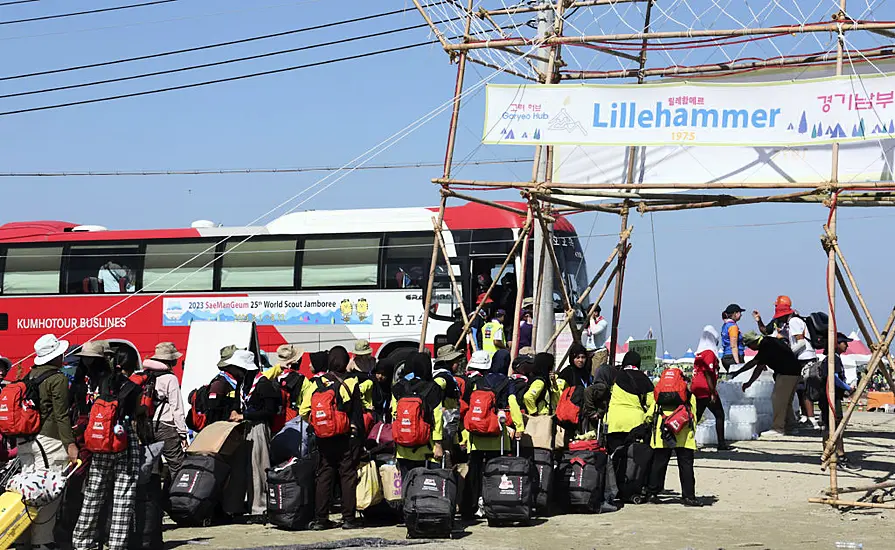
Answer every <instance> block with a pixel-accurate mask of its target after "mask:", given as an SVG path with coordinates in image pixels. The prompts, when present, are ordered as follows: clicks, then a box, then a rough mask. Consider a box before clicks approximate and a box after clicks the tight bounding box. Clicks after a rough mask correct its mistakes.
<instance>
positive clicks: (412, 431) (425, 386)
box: [392, 381, 436, 447]
mask: <svg viewBox="0 0 895 550" xmlns="http://www.w3.org/2000/svg"><path fill="white" fill-rule="evenodd" d="M435 387H436V385H435V383H434V382H429V383H425V382H422V383H420V382H414V381H411V382H406V383H404V384H402V385H401V389H400V390H399V391H403V392H406V393H405V394H404V395H402V396H401V397H400V398H399V399H398V403H397V406H398V408H397V409H396V410H395V419H394V421H393V422H392V437H393V439H394V441H395V443H397V444H398V445H402V446H404V447H421V446H423V445H427V444H428V443H429V440H430V439H432V429H433V428H432V427H433V426H434V425H435V413H434V411H433V410H432V407H431V405H430V404H429V403H427V401H428V400H429V399H430V395H431V393H432V392H433V391H434V390H435Z"/></svg>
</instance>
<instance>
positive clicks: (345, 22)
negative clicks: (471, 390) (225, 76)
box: [0, 0, 443, 82]
mask: <svg viewBox="0 0 895 550" xmlns="http://www.w3.org/2000/svg"><path fill="white" fill-rule="evenodd" d="M27 1H29V2H36V1H37V0H27ZM441 3H443V2H433V3H431V4H426V5H424V6H423V7H424V8H425V7H430V6H434V5H438V4H441ZM0 5H2V4H0ZM404 13H407V8H405V9H402V10H392V11H387V12H383V13H377V14H373V15H365V16H363V17H355V18H353V19H345V20H342V21H332V22H329V23H322V24H320V25H312V26H309V27H302V28H300V29H292V30H288V31H282V32H275V33H271V34H263V35H260V36H250V37H248V38H240V39H238V40H228V41H226V42H216V43H214V44H205V45H203V46H194V47H191V48H182V49H179V50H170V51H166V52H158V53H153V54H147V55H138V56H135V57H126V58H122V59H113V60H110V61H100V62H97V63H88V64H85V65H74V66H71V67H62V68H59V69H48V70H45V71H35V72H32V73H23V74H16V75H9V76H0V82H2V81H6V80H15V79H19V78H30V77H33V76H44V75H49V74H59V73H65V72H70V71H79V70H82V69H94V68H97V67H108V66H110V65H118V64H121V63H130V62H132V61H143V60H146V59H157V58H159V57H166V56H169V55H178V54H183V53H190V52H198V51H203V50H210V49H214V48H221V47H224V46H233V45H236V44H247V43H249V42H256V41H259V40H267V39H270V38H279V37H282V36H290V35H293V34H301V33H305V32H311V31H317V30H322V29H328V28H332V27H337V26H341V25H348V24H351V23H358V22H361V21H370V20H373V19H379V18H382V17H388V16H392V15H399V14H404Z"/></svg>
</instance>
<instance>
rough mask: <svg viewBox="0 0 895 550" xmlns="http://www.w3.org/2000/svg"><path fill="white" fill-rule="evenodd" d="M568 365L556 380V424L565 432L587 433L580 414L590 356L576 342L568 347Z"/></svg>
mask: <svg viewBox="0 0 895 550" xmlns="http://www.w3.org/2000/svg"><path fill="white" fill-rule="evenodd" d="M569 363H570V364H569V365H568V366H567V367H566V368H565V369H563V370H562V371H561V372H560V374H559V378H558V379H557V380H556V394H555V395H556V396H555V398H556V422H557V423H558V424H559V425H561V426H563V427H565V428H566V429H567V430H572V431H576V430H577V432H578V433H583V432H585V431H587V430H586V429H584V428H586V426H584V425H583V424H585V420H586V419H585V418H584V415H583V414H582V409H583V408H584V393H585V390H586V389H587V388H588V386H590V384H591V381H592V378H591V367H590V356H589V355H588V353H587V350H586V349H585V348H584V346H582V345H581V344H579V343H578V342H573V343H572V345H571V346H569Z"/></svg>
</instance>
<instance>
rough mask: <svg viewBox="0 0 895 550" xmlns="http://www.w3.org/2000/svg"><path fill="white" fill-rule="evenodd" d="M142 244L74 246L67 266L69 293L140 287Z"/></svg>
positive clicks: (124, 291)
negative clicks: (138, 275)
mask: <svg viewBox="0 0 895 550" xmlns="http://www.w3.org/2000/svg"><path fill="white" fill-rule="evenodd" d="M140 260H141V254H140V247H139V246H138V245H112V246H96V245H93V246H72V247H71V248H70V249H69V252H68V266H67V267H66V269H65V276H64V281H65V286H64V288H65V292H66V294H98V293H106V294H118V293H127V292H134V290H136V273H137V268H138V267H139V263H140Z"/></svg>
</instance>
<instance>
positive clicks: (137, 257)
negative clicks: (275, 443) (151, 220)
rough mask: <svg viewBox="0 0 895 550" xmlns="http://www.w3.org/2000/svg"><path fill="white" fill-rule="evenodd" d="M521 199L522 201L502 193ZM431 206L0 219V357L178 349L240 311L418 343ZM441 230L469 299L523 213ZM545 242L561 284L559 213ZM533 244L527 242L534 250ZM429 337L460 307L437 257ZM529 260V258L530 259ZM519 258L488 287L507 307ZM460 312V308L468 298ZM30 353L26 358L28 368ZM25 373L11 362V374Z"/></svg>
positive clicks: (314, 337)
mask: <svg viewBox="0 0 895 550" xmlns="http://www.w3.org/2000/svg"><path fill="white" fill-rule="evenodd" d="M507 204H508V205H512V206H516V207H517V208H518V209H520V210H522V209H524V208H525V206H524V204H522V203H518V204H517V203H507ZM436 214H437V209H434V208H390V209H369V210H342V211H307V212H299V213H293V214H288V215H285V216H283V217H280V218H278V219H276V220H274V221H272V222H271V223H269V224H267V225H265V226H258V227H218V226H216V225H215V224H213V223H211V222H196V223H194V224H193V227H192V228H189V229H153V230H128V231H119V230H107V229H105V228H103V227H101V226H79V225H76V224H72V223H64V222H51V221H38V222H15V223H8V224H6V225H3V226H0V355H2V356H5V357H8V358H9V359H10V360H11V361H12V362H13V363H17V362H20V361H22V360H23V359H25V358H27V357H29V356H30V354H31V353H32V351H33V347H32V346H33V342H34V341H35V339H36V338H38V337H39V336H40V335H41V334H44V333H47V332H51V333H54V334H56V335H57V336H59V337H62V336H63V335H65V338H67V339H68V340H70V341H71V342H72V343H74V344H80V343H83V342H85V341H87V340H90V339H93V338H103V339H108V340H110V341H112V342H113V345H114V346H117V347H118V348H119V349H124V350H125V351H126V352H128V353H129V354H130V355H131V356H132V357H133V360H134V361H136V362H137V363H138V364H139V361H140V358H141V357H146V356H148V355H149V354H150V353H152V351H153V349H154V346H155V344H156V343H158V342H160V341H172V342H174V343H175V344H176V345H177V346H178V348H180V349H181V350H183V349H184V348H185V347H186V344H187V336H188V331H189V324H190V322H191V321H192V320H196V319H201V320H220V321H229V320H248V321H254V322H255V323H256V324H257V326H258V337H259V343H260V346H261V348H262V349H263V350H265V351H267V352H272V351H274V350H275V349H276V348H277V346H279V345H280V344H283V343H287V342H288V343H293V344H296V345H299V346H301V347H303V348H304V349H305V350H306V351H308V352H310V351H315V350H318V349H329V348H331V347H332V346H334V345H344V346H346V347H347V348H348V349H349V350H351V349H353V343H354V341H355V340H356V339H359V338H365V339H368V340H369V341H370V342H371V344H372V346H373V349H374V352H375V353H376V354H377V356H379V357H384V356H388V355H390V354H394V353H406V351H407V350H409V349H416V347H417V346H418V342H419V338H420V332H421V326H420V325H421V323H422V320H423V315H424V305H423V301H424V294H425V287H426V278H427V277H428V273H429V262H430V258H431V253H432V241H433V237H434V233H433V230H432V218H433V216H435V215H436ZM444 221H445V226H446V230H445V231H444V238H445V242H446V244H447V249H448V252H449V254H450V256H451V258H450V260H451V265H452V269H453V271H454V274H455V276H456V277H457V279H458V283H459V284H460V285H461V286H462V295H463V297H464V298H463V299H464V300H465V301H466V302H467V303H466V306H467V307H468V308H471V306H472V305H473V304H472V303H471V302H472V300H471V299H469V297H474V296H476V295H477V294H478V292H479V291H480V288H479V286H478V285H480V284H482V280H484V281H485V282H490V277H492V276H493V275H495V274H496V273H497V271H498V268H499V266H500V265H501V263H502V262H503V260H504V258H505V257H506V254H507V253H508V252H509V250H510V248H511V247H512V244H513V242H514V241H515V239H516V237H517V236H518V232H519V231H520V228H521V226H522V225H523V223H524V218H523V217H521V216H519V215H517V214H515V213H513V212H509V211H506V210H502V209H497V208H493V207H488V206H482V205H479V204H473V203H469V204H465V205H462V206H456V207H449V208H447V209H446V212H445V218H444ZM554 243H555V244H556V245H557V250H558V251H559V252H560V253H559V254H558V256H559V260H560V262H561V263H562V268H563V272H564V273H563V276H564V278H565V280H566V283H567V285H568V286H569V288H570V289H571V292H572V294H574V295H575V296H576V297H577V292H578V291H579V290H580V289H583V288H584V287H585V285H586V284H587V269H586V266H585V261H584V257H583V254H582V251H581V247H580V246H579V243H578V237H577V235H576V233H575V230H574V228H573V227H572V225H571V223H569V221H568V220H566V219H565V218H562V217H560V218H558V219H557V221H556V224H555V238H554ZM533 248H534V247H530V249H533ZM440 263H441V266H440V267H439V269H438V270H437V272H436V275H435V296H436V303H437V308H435V311H433V312H432V315H431V317H430V322H429V325H428V327H429V329H428V331H427V332H428V333H427V335H426V338H425V340H426V344H428V345H430V347H431V345H432V344H433V343H434V342H435V339H436V336H437V335H439V334H444V333H445V331H446V329H447V327H448V325H449V324H450V322H451V312H452V311H453V309H454V308H455V306H456V305H457V304H456V303H455V298H454V295H453V293H452V292H451V288H450V280H449V276H448V273H447V270H446V269H447V267H446V264H445V263H444V262H443V260H442V261H441V262H440ZM528 265H532V264H531V263H529V264H528ZM520 269H521V261H520V258H518V257H517V258H516V260H515V262H514V264H511V265H510V266H508V270H507V273H509V275H505V276H504V278H505V279H506V280H502V281H501V284H500V285H498V287H497V289H496V292H495V296H497V297H498V300H499V299H501V298H500V297H502V299H503V300H504V301H505V303H507V305H509V307H508V308H507V310H508V311H512V305H510V304H509V296H510V294H511V292H512V288H511V287H515V288H519V287H521V288H524V289H525V290H524V292H525V293H526V296H531V279H532V277H531V271H532V270H531V269H528V270H527V272H528V276H527V277H526V279H527V281H525V282H524V283H523V282H522V281H517V280H516V275H515V274H516V273H519V272H520ZM470 311H471V309H470ZM30 364H31V361H30V360H28V361H24V362H23V365H22V366H23V367H24V368H25V369H27V368H28V367H29V366H30ZM19 372H22V371H19Z"/></svg>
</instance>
